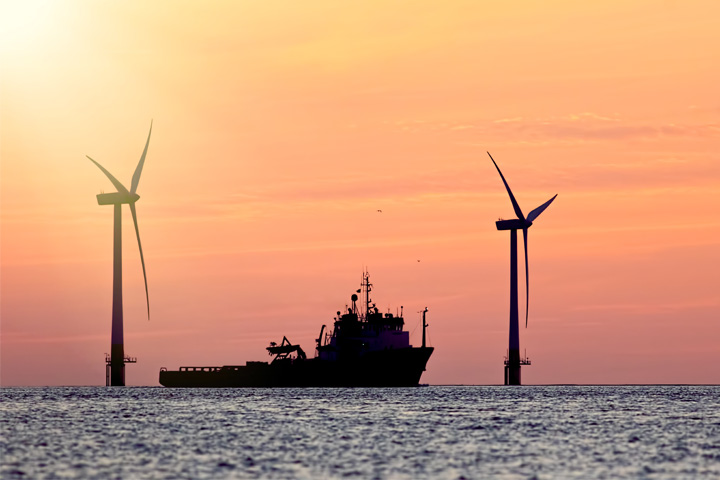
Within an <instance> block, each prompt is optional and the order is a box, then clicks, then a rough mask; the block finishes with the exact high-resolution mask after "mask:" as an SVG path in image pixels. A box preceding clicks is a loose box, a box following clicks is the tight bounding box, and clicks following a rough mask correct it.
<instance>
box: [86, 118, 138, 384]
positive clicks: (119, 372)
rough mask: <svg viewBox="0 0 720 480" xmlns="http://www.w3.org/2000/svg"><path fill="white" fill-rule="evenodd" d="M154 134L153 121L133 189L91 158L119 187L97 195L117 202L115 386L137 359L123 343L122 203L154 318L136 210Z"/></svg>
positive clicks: (111, 378)
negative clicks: (130, 220) (129, 217)
mask: <svg viewBox="0 0 720 480" xmlns="http://www.w3.org/2000/svg"><path fill="white" fill-rule="evenodd" d="M151 133H152V122H150V132H149V133H148V137H147V141H146V142H145V149H144V150H143V153H142V156H141V157H140V161H139V162H138V165H137V167H136V168H135V173H134V174H133V176H132V181H131V183H130V190H128V189H127V188H125V186H124V185H123V184H122V183H120V182H119V181H118V180H117V179H116V178H115V177H113V176H112V174H111V173H110V172H108V171H107V170H106V169H105V168H104V167H103V166H102V165H100V164H99V163H98V162H96V161H95V160H93V159H92V158H90V157H89V156H88V157H87V158H89V159H90V161H91V162H93V163H94V164H95V165H97V166H98V168H99V169H100V170H102V172H103V173H104V174H105V175H106V176H107V177H108V178H109V179H110V181H111V182H112V184H113V185H114V186H115V188H116V189H117V192H113V193H101V194H99V195H97V201H98V205H113V206H114V207H115V208H114V220H113V222H114V223H113V225H114V228H113V239H114V240H113V305H112V336H111V341H110V343H111V346H110V360H109V367H110V375H109V379H107V380H109V382H107V381H106V383H107V384H109V385H112V386H124V385H125V363H134V362H135V359H133V358H130V357H125V350H124V343H123V306H122V209H121V205H122V204H124V203H127V204H128V205H129V206H130V213H131V214H132V218H133V223H134V224H135V234H136V235H137V241H138V247H139V248H140V262H141V263H142V269H143V278H144V279H145V299H146V301H147V313H148V320H149V319H150V297H149V295H148V286H147V275H146V273H145V258H144V257H143V251H142V244H141V243H140V230H139V229H138V223H137V212H136V211H135V202H137V201H138V200H139V199H140V195H138V194H137V193H135V192H136V191H137V187H138V183H140V174H141V173H142V169H143V164H144V163H145V155H147V150H148V145H149V144H150V134H151Z"/></svg>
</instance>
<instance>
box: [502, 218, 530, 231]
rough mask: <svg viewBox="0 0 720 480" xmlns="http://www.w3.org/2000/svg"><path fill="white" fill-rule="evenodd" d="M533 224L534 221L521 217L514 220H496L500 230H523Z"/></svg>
mask: <svg viewBox="0 0 720 480" xmlns="http://www.w3.org/2000/svg"><path fill="white" fill-rule="evenodd" d="M530 225H532V222H529V221H527V220H521V219H519V218H513V219H512V220H498V221H497V222H495V226H496V227H497V229H498V230H522V229H524V228H528V227H529V226H530Z"/></svg>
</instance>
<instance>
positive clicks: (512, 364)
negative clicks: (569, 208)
mask: <svg viewBox="0 0 720 480" xmlns="http://www.w3.org/2000/svg"><path fill="white" fill-rule="evenodd" d="M488 155H489V156H490V160H492V162H493V165H495V168H496V169H497V171H498V173H499V174H500V178H502V181H503V183H504V184H505V189H506V190H507V192H508V195H509V196H510V201H511V202H512V206H513V210H515V215H517V216H518V218H515V219H512V220H503V219H500V220H498V221H497V222H495V225H496V226H497V229H498V230H510V344H509V346H508V355H507V357H506V358H505V385H520V384H521V383H520V366H521V365H530V360H528V359H527V357H526V358H520V332H519V327H518V274H517V270H518V269H517V231H518V230H522V232H523V243H524V244H525V293H526V295H527V297H526V299H525V328H527V321H528V312H529V300H530V275H529V273H528V251H527V239H528V228H530V226H531V225H532V224H533V220H535V219H536V218H537V217H538V216H540V214H541V213H542V212H543V211H544V210H545V209H546V208H547V207H548V205H550V204H551V203H552V201H553V200H555V197H557V194H555V196H554V197H552V198H551V199H550V200H548V201H547V202H545V203H543V204H542V205H540V206H539V207H537V208H536V209H535V210H533V211H531V212H530V213H529V214H528V216H527V217H525V216H524V215H523V213H522V210H520V205H518V203H517V201H516V200H515V196H514V195H513V193H512V190H510V186H509V185H508V183H507V182H506V181H505V177H504V176H503V174H502V172H501V171H500V167H498V166H497V163H495V160H494V159H493V158H492V155H490V152H488Z"/></svg>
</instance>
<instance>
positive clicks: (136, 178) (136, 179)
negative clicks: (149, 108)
mask: <svg viewBox="0 0 720 480" xmlns="http://www.w3.org/2000/svg"><path fill="white" fill-rule="evenodd" d="M151 133H152V120H150V131H149V132H148V138H147V141H145V149H144V150H143V153H142V156H141V157H140V161H139V162H138V165H137V167H136V168H135V173H133V176H132V182H131V183H130V193H135V191H136V190H137V187H138V183H140V174H141V173H142V169H143V165H144V164H145V155H147V149H148V145H150V134H151Z"/></svg>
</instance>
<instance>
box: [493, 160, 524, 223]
mask: <svg viewBox="0 0 720 480" xmlns="http://www.w3.org/2000/svg"><path fill="white" fill-rule="evenodd" d="M487 154H488V156H490V160H492V162H493V164H494V165H495V168H497V171H498V173H499V174H500V178H502V181H503V183H504V184H505V189H506V190H507V192H508V195H510V201H511V202H512V206H513V210H515V215H517V216H518V218H519V219H520V220H525V216H524V215H523V213H522V210H520V205H518V203H517V200H515V196H514V195H513V193H512V190H510V185H508V183H507V182H506V181H505V177H504V176H503V174H502V172H501V171H500V167H498V165H497V163H495V159H494V158H492V155H490V152H487Z"/></svg>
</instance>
